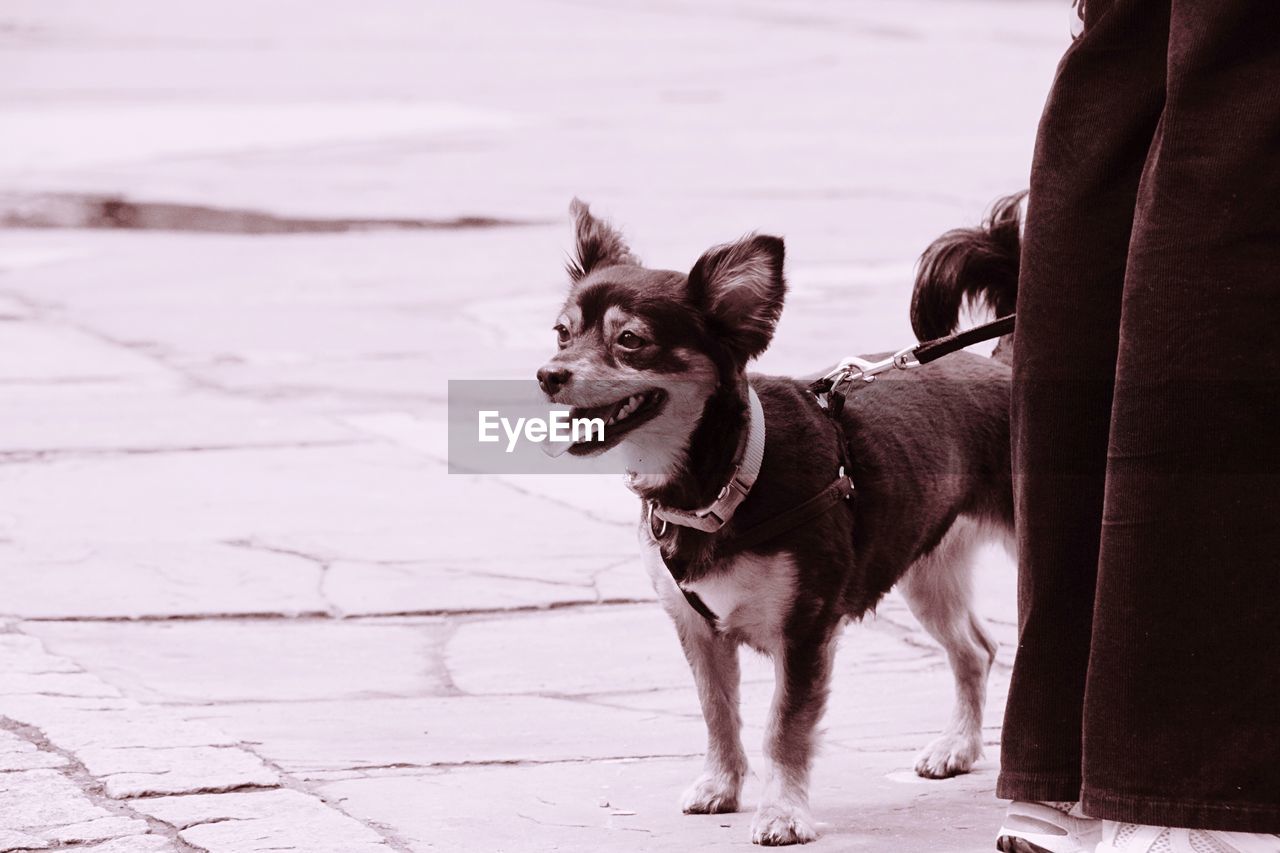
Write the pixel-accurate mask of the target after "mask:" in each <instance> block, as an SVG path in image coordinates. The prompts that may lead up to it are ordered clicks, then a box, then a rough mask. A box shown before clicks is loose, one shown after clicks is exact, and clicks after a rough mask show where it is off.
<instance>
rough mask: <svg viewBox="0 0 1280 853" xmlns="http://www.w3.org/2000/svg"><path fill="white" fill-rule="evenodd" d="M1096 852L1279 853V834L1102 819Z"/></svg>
mask: <svg viewBox="0 0 1280 853" xmlns="http://www.w3.org/2000/svg"><path fill="white" fill-rule="evenodd" d="M1096 853H1280V835H1262V834H1258V833H1252V832H1225V831H1223V830H1219V829H1181V828H1178V827H1169V826H1142V825H1141V824H1136V823H1120V822H1118V821H1114V820H1105V821H1103V822H1102V841H1100V842H1099V843H1098V849H1097V851H1096Z"/></svg>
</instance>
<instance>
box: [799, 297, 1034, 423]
mask: <svg viewBox="0 0 1280 853" xmlns="http://www.w3.org/2000/svg"><path fill="white" fill-rule="evenodd" d="M1017 316H1018V315H1017V314H1009V315H1007V316H1005V317H998V318H997V319H995V320H992V321H990V322H988V323H983V324H981V325H979V326H974V327H973V328H971V329H965V330H964V331H963V332H956V333H954V334H951V335H947V336H946V337H942V338H934V339H933V340H931V341H922V342H921V343H918V344H916V345H915V346H911V347H906V348H905V349H900V350H898V351H897V352H895V353H894V354H893V355H891V356H889V357H888V358H886V359H882V360H881V361H867V360H866V359H865V358H858V357H857V356H850V357H848V358H844V359H841V360H840V363H839V364H837V365H836V366H835V367H834V368H833V369H832V370H830V371H829V372H828V373H826V374H825V375H823V376H822V377H820V378H818V379H816V380H814V381H813V382H811V383H809V390H810V391H811V392H812V393H813V394H814V395H815V396H817V397H818V400H819V402H822V403H823V405H824V407H825V408H826V410H827V413H828V414H830V415H831V416H832V417H833V418H838V417H839V416H840V412H841V410H842V409H843V408H844V393H843V392H842V391H841V389H842V388H844V387H847V386H851V385H852V384H853V383H854V382H856V381H857V380H859V379H861V380H862V381H863V382H870V381H871V380H873V379H875V378H876V376H878V375H880V374H881V373H884V372H885V371H888V370H895V369H896V370H912V369H914V368H917V367H920V366H921V365H923V364H928V363H929V362H932V361H937V360H938V359H940V358H942V357H943V356H946V355H951V354H952V353H953V352H958V351H960V350H962V349H964V348H965V347H967V346H972V345H973V344H976V343H981V342H982V341H989V340H991V339H992V338H998V337H1000V336H1002V335H1007V334H1009V333H1010V332H1012V331H1013V328H1014V323H1015V321H1016V319H1017Z"/></svg>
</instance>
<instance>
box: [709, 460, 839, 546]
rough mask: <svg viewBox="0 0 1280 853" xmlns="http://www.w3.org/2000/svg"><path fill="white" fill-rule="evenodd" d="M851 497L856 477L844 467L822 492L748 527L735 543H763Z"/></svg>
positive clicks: (750, 544)
mask: <svg viewBox="0 0 1280 853" xmlns="http://www.w3.org/2000/svg"><path fill="white" fill-rule="evenodd" d="M851 497H853V480H851V479H849V476H848V475H847V474H845V473H844V468H841V469H840V476H838V477H836V478H835V480H833V481H831V482H830V483H828V484H827V486H826V487H825V488H824V489H823V490H822V491H820V492H818V493H817V494H816V495H814V496H813V497H811V498H809V499H808V500H807V501H805V502H804V503H801V504H797V505H796V506H793V507H792V508H791V509H789V510H787V511H786V512H782V513H779V514H778V515H775V516H774V517H773V518H769V519H766V520H764V521H762V522H760V523H759V524H757V525H755V526H754V527H750V528H747V529H746V530H744V531H743V532H741V533H739V534H738V535H737V536H735V537H733V545H734V546H735V547H736V548H742V549H747V548H751V547H753V546H755V545H759V544H760V543H762V542H768V541H769V540H770V539H772V538H773V537H775V536H778V535H779V534H782V533H786V532H787V531H788V530H790V529H791V528H793V527H799V526H800V525H801V524H804V523H805V522H806V521H810V520H812V519H814V518H817V517H818V516H820V515H822V514H823V513H824V512H826V511H828V510H829V509H831V508H832V507H833V506H835V505H836V504H838V503H840V502H841V501H847V500H848V499H849V498H851Z"/></svg>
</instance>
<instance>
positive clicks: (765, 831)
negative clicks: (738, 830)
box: [751, 803, 818, 847]
mask: <svg viewBox="0 0 1280 853" xmlns="http://www.w3.org/2000/svg"><path fill="white" fill-rule="evenodd" d="M817 837H818V831H817V830H816V829H814V826H813V818H812V817H811V816H810V815H809V810H808V809H806V808H804V807H803V806H797V805H784V804H782V803H761V804H760V808H759V809H758V810H757V811H756V816H755V817H754V818H752V820H751V841H752V842H753V843H755V844H763V845H764V846H766V847H777V846H780V845H783V844H805V843H808V842H810V841H813V840H814V839H815V838H817Z"/></svg>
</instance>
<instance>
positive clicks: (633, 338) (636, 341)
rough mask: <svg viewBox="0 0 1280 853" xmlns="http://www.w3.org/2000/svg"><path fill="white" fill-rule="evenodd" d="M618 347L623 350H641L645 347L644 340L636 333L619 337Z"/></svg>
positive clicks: (628, 333)
mask: <svg viewBox="0 0 1280 853" xmlns="http://www.w3.org/2000/svg"><path fill="white" fill-rule="evenodd" d="M618 346H620V347H622V348H623V349H640V347H642V346H644V338H642V337H640V336H639V335H637V334H636V333H635V332H623V333H622V334H620V335H618Z"/></svg>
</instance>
